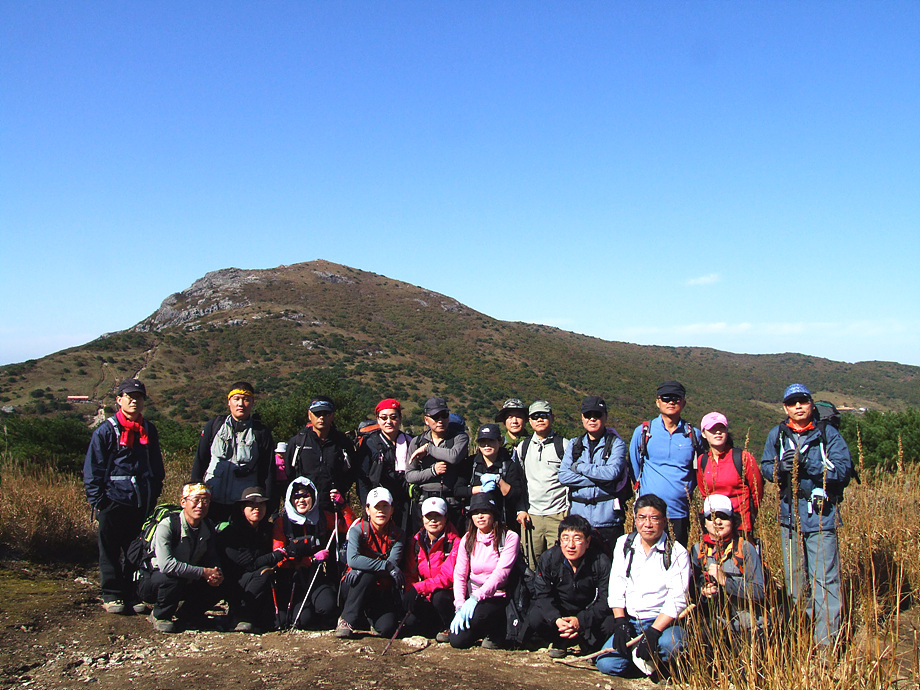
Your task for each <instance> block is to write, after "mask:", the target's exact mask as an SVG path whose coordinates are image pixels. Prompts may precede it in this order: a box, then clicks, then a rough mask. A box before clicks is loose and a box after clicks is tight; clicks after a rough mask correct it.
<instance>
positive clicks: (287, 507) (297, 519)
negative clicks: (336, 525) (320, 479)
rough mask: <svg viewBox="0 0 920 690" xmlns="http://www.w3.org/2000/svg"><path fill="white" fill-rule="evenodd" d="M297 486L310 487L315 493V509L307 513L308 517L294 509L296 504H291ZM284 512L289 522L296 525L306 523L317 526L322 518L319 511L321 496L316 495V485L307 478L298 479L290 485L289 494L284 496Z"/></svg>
mask: <svg viewBox="0 0 920 690" xmlns="http://www.w3.org/2000/svg"><path fill="white" fill-rule="evenodd" d="M297 486H306V487H309V488H310V490H311V491H312V492H313V507H312V508H311V509H310V510H309V511H307V514H306V515H301V514H300V513H298V512H297V511H296V510H295V509H294V504H293V503H292V502H291V496H292V495H293V494H294V487H297ZM284 512H285V514H286V515H287V517H288V520H290V521H291V522H293V523H294V524H295V525H302V524H304V523H305V522H308V523H310V524H311V525H315V524H317V522H318V521H319V519H320V517H321V513H320V509H319V496H318V495H317V493H316V485H315V484H314V483H313V482H312V481H310V480H309V479H307V478H306V477H297V479H295V480H294V481H292V482H291V483H290V485H288V488H287V493H286V494H285V496H284Z"/></svg>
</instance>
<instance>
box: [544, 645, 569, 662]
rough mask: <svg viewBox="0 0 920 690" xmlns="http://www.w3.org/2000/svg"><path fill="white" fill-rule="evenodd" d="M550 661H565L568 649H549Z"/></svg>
mask: <svg viewBox="0 0 920 690" xmlns="http://www.w3.org/2000/svg"><path fill="white" fill-rule="evenodd" d="M547 654H549V658H550V659H565V658H566V657H567V656H568V655H569V650H568V647H550V648H549V652H547Z"/></svg>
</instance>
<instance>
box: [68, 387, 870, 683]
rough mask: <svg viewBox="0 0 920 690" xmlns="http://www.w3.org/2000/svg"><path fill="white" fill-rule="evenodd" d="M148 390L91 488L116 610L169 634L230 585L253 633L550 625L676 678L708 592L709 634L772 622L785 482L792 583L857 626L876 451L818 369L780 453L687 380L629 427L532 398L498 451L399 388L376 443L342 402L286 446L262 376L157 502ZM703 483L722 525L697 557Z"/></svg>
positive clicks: (577, 641) (97, 462)
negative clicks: (853, 448) (856, 500)
mask: <svg viewBox="0 0 920 690" xmlns="http://www.w3.org/2000/svg"><path fill="white" fill-rule="evenodd" d="M146 398H147V392H146V388H145V386H144V384H143V383H142V382H140V381H139V380H137V379H128V380H126V381H124V382H122V383H121V384H120V385H119V386H118V389H117V395H116V403H117V408H118V409H117V411H116V413H115V415H114V416H113V417H110V418H109V419H108V420H106V422H105V423H103V424H101V425H100V426H99V427H98V428H97V429H96V431H95V432H94V434H93V438H92V441H91V443H90V447H89V449H88V451H87V454H86V461H85V465H84V482H85V488H86V495H87V498H88V500H89V503H90V505H91V506H92V508H93V510H94V512H95V516H96V518H97V520H98V539H99V571H100V583H101V589H102V601H103V606H104V608H105V610H106V611H108V612H109V613H116V614H121V613H129V612H131V611H133V612H135V613H139V614H140V613H146V612H147V611H148V610H150V611H151V612H150V620H151V621H152V623H153V625H154V627H155V629H156V630H158V631H161V632H175V631H177V630H180V629H182V628H191V627H196V626H202V625H213V619H209V618H208V617H207V615H206V614H207V611H209V610H210V609H211V608H212V607H214V606H215V605H216V604H217V603H218V602H220V601H225V602H227V604H228V606H229V621H230V624H229V626H224V628H225V629H228V630H235V631H238V632H260V631H266V630H271V629H279V628H280V629H284V628H293V627H298V628H312V629H334V631H335V636H336V637H340V638H350V637H352V636H354V635H356V634H357V632H356V631H358V630H369V631H370V633H371V634H375V635H383V636H387V637H395V636H397V635H399V634H400V633H402V634H423V635H426V636H428V637H434V638H435V639H436V640H437V641H438V642H444V643H449V644H450V645H451V646H453V647H457V648H465V647H470V646H472V645H474V644H476V643H477V642H480V641H481V644H482V646H483V647H485V648H498V647H514V646H520V645H525V644H526V645H532V644H533V643H534V642H535V640H540V641H542V642H543V643H548V644H549V655H550V656H552V657H553V658H562V657H564V656H566V655H567V654H569V653H571V652H572V651H573V650H576V649H577V650H578V651H579V652H580V653H582V654H586V655H590V658H592V659H594V661H595V663H596V665H597V668H598V669H599V670H601V671H603V672H604V673H608V674H615V675H624V674H629V673H636V672H637V670H638V672H642V673H646V674H649V675H651V674H658V675H667V674H668V673H670V672H671V671H672V670H673V668H674V664H673V662H674V661H675V659H677V658H678V657H679V655H680V654H681V652H682V651H683V650H684V649H686V647H687V638H688V631H687V626H686V625H685V624H684V623H683V622H682V619H683V618H684V617H685V616H686V614H687V613H688V611H689V610H690V609H692V608H694V607H696V609H697V611H698V612H699V613H700V617H701V618H702V620H703V624H702V625H701V628H700V629H702V630H703V634H704V636H705V637H706V643H707V644H712V643H714V642H715V641H716V640H717V639H722V640H727V641H728V642H729V643H730V644H737V643H739V642H742V643H744V644H751V643H755V642H756V640H757V639H758V637H759V636H761V635H762V634H763V630H764V625H765V621H766V620H767V619H768V618H769V616H770V613H771V612H770V611H769V607H768V606H767V605H766V603H765V596H766V591H767V582H768V580H769V577H768V576H765V573H764V565H763V563H762V560H761V555H760V549H759V541H758V540H757V539H756V538H755V536H754V535H755V524H756V518H757V514H758V509H759V507H760V502H761V499H762V496H763V487H764V479H766V480H767V481H771V482H776V483H777V485H778V487H779V490H780V508H781V510H780V515H779V522H780V530H781V536H782V540H781V542H782V553H783V566H784V571H785V582H786V591H787V594H788V595H789V597H790V598H791V599H792V601H793V602H794V603H795V604H796V605H799V606H801V607H802V608H803V609H804V611H805V612H806V613H807V615H808V616H809V618H810V619H811V620H812V621H813V626H814V640H815V643H816V644H817V645H820V646H822V647H824V648H825V649H827V648H830V647H831V646H832V645H833V644H834V641H835V639H836V636H837V632H838V629H839V626H840V619H841V595H840V563H839V553H838V545H837V528H838V527H839V525H840V515H839V511H838V505H839V503H840V502H841V500H842V499H843V490H844V488H845V487H846V486H847V484H848V482H849V480H850V478H851V476H852V475H853V466H852V462H851V460H850V454H849V451H848V449H847V445H846V443H845V442H844V440H843V438H842V437H841V436H840V434H839V433H838V432H837V430H836V428H835V426H834V425H833V424H829V423H828V422H827V421H826V420H823V419H820V418H819V415H818V414H817V413H816V406H815V403H814V401H813V399H812V396H811V393H810V391H809V390H808V388H807V387H805V386H804V385H802V384H798V383H795V384H792V385H790V386H788V387H787V388H786V390H785V391H784V393H783V401H782V402H783V408H784V411H785V413H786V418H785V419H784V421H783V422H782V423H780V424H779V425H777V426H776V427H774V428H773V429H772V430H771V431H770V432H769V435H768V437H767V441H766V445H765V447H764V451H763V454H762V456H761V458H760V461H759V462H758V461H757V460H755V458H754V457H753V456H752V455H750V454H749V453H748V452H747V451H743V450H741V449H738V448H736V447H735V446H734V443H733V439H732V436H731V433H730V432H729V430H728V428H729V424H728V419H727V418H726V417H725V415H723V414H722V413H720V412H710V413H709V414H707V415H705V416H704V417H703V418H702V422H701V424H700V426H699V428H696V427H694V426H693V425H691V424H690V423H689V422H687V421H686V420H684V419H683V418H682V416H681V413H682V411H683V409H684V406H685V405H686V391H685V389H684V387H683V385H681V384H680V383H678V382H676V381H665V382H664V383H662V384H661V385H660V386H659V387H658V389H657V391H656V396H655V404H656V406H657V409H658V412H659V414H658V416H657V417H655V418H654V419H651V420H649V421H645V422H642V423H641V424H640V425H638V426H637V427H636V429H635V430H634V431H633V433H632V436H631V438H630V440H629V442H628V443H626V442H625V441H624V440H623V439H622V438H621V437H620V435H619V434H618V433H617V432H616V430H615V429H613V428H612V427H611V426H609V425H608V412H607V404H606V402H605V401H604V399H603V398H601V397H599V396H594V395H592V396H588V397H586V398H585V399H584V401H583V403H582V405H581V418H582V425H583V427H584V433H582V434H580V435H579V436H577V437H576V438H573V439H566V438H563V437H562V436H561V435H560V434H558V433H556V432H555V431H553V422H554V416H553V408H552V406H551V405H550V403H549V402H548V401H546V400H537V401H534V402H533V403H532V404H530V405H525V404H524V402H523V401H521V400H520V399H517V398H511V399H509V400H507V401H506V402H505V403H504V405H503V406H502V408H501V410H500V411H499V412H498V414H497V415H496V418H495V423H487V424H482V425H481V426H479V428H478V430H477V433H476V435H475V447H476V450H475V452H471V448H470V437H469V436H468V435H467V433H466V430H465V424H464V423H463V420H461V419H459V418H456V416H455V415H451V414H450V411H449V409H448V406H447V403H446V401H445V400H444V399H443V398H438V397H434V398H430V399H429V400H428V401H427V402H426V403H425V405H424V422H425V427H426V428H425V430H424V432H423V433H421V434H419V435H418V436H415V437H412V436H410V435H408V434H407V433H405V432H403V431H402V426H401V425H402V406H401V404H400V403H399V401H397V400H395V399H393V398H386V399H384V400H381V401H380V403H378V404H377V406H376V407H375V409H374V417H375V419H374V423H372V425H371V426H367V427H365V428H363V429H359V431H358V432H357V434H356V442H355V441H353V440H352V437H351V436H349V435H347V434H345V433H343V432H342V431H340V430H339V429H338V428H337V427H336V425H335V403H334V401H333V400H332V399H330V398H328V397H323V396H320V397H317V398H315V399H313V400H312V401H311V402H310V405H309V412H308V417H309V419H308V420H307V421H308V423H307V424H306V425H305V426H304V427H303V428H302V429H301V430H300V431H299V432H298V433H297V434H296V435H295V436H294V437H293V438H291V439H290V440H289V441H287V442H286V443H279V444H278V445H277V446H275V444H274V440H273V439H272V433H271V431H270V430H269V429H268V428H266V427H265V425H263V424H262V423H261V421H260V420H259V419H258V417H257V416H256V415H253V404H254V400H255V394H254V389H253V386H252V385H251V384H249V383H248V382H245V381H239V382H236V383H234V384H233V385H231V386H230V387H229V390H228V393H227V403H228V412H229V413H228V414H227V413H225V414H222V415H219V416H217V417H215V418H214V419H212V420H210V421H209V422H208V423H207V424H206V425H205V427H204V430H203V431H202V434H201V438H200V441H199V445H198V451H197V453H196V455H195V459H194V462H193V465H192V469H191V474H190V477H189V482H188V483H187V484H186V485H185V486H184V487H183V489H182V492H181V496H180V497H179V502H178V504H169V503H166V504H158V501H159V498H160V494H161V491H162V486H163V480H164V467H163V460H162V455H161V453H160V447H159V440H158V435H157V431H156V428H155V427H154V425H153V424H151V423H150V422H149V421H148V420H146V419H145V418H144V416H143V412H144V407H145V402H146ZM527 423H529V425H530V428H531V431H532V433H528V432H527V431H525V424H527ZM500 424H501V425H503V426H504V431H502V429H501V427H500V426H499V425H500ZM696 489H698V490H699V491H700V493H701V495H702V496H703V497H704V502H703V510H702V512H701V513H700V514H699V515H697V516H696V517H697V518H698V519H699V521H700V525H701V534H702V537H701V540H700V541H699V542H698V543H697V544H694V545H692V548H690V550H689V551H688V547H689V546H690V545H689V544H688V539H689V533H690V520H691V518H692V516H691V509H690V498H691V495H692V494H693V492H694V491H695V490H696ZM352 490H354V491H356V493H357V496H358V497H359V499H360V504H361V505H362V506H363V511H362V514H361V515H355V514H354V512H353V511H352V509H351V507H350V506H349V503H348V500H347V498H348V496H349V492H350V491H352ZM629 501H632V507H631V514H632V525H633V530H632V531H631V532H629V533H625V534H624V528H625V525H626V524H627V509H628V507H627V506H628V502H629ZM760 529H762V528H760ZM690 602H693V603H690ZM775 613H776V612H774V614H775Z"/></svg>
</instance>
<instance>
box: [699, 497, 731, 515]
mask: <svg viewBox="0 0 920 690" xmlns="http://www.w3.org/2000/svg"><path fill="white" fill-rule="evenodd" d="M713 513H728V514H729V515H731V514H732V513H733V511H732V499H730V498H729V497H728V496H724V495H722V494H710V495H709V496H707V497H706V500H705V501H704V502H703V515H707V516H708V515H712V514H713Z"/></svg>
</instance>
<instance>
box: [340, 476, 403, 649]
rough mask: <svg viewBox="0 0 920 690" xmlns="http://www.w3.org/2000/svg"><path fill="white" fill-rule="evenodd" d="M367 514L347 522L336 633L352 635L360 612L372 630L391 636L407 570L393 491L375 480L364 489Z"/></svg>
mask: <svg viewBox="0 0 920 690" xmlns="http://www.w3.org/2000/svg"><path fill="white" fill-rule="evenodd" d="M364 510H365V514H366V515H365V517H364V518H362V519H361V520H357V521H356V522H355V523H354V524H352V526H351V527H349V528H348V572H347V573H346V574H345V578H344V579H343V580H342V591H343V597H344V599H345V605H344V607H343V608H342V616H341V617H340V618H339V622H338V625H337V626H336V628H335V636H336V637H341V638H349V637H353V636H354V631H355V627H356V626H357V625H359V624H360V621H361V619H362V618H366V619H367V621H368V623H370V627H371V634H372V635H382V636H384V637H389V636H391V635H393V633H394V632H396V627H397V625H398V624H399V620H398V618H397V612H398V611H399V610H400V608H401V599H402V594H403V586H404V585H405V575H404V574H403V571H402V569H401V567H400V565H401V563H402V555H403V533H402V531H401V530H400V529H399V528H398V527H397V526H396V525H394V524H393V520H392V517H393V496H392V494H390V492H389V491H388V490H387V489H384V488H383V487H382V486H378V487H377V488H376V489H371V491H370V493H368V494H367V503H366V504H365V506H364Z"/></svg>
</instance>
